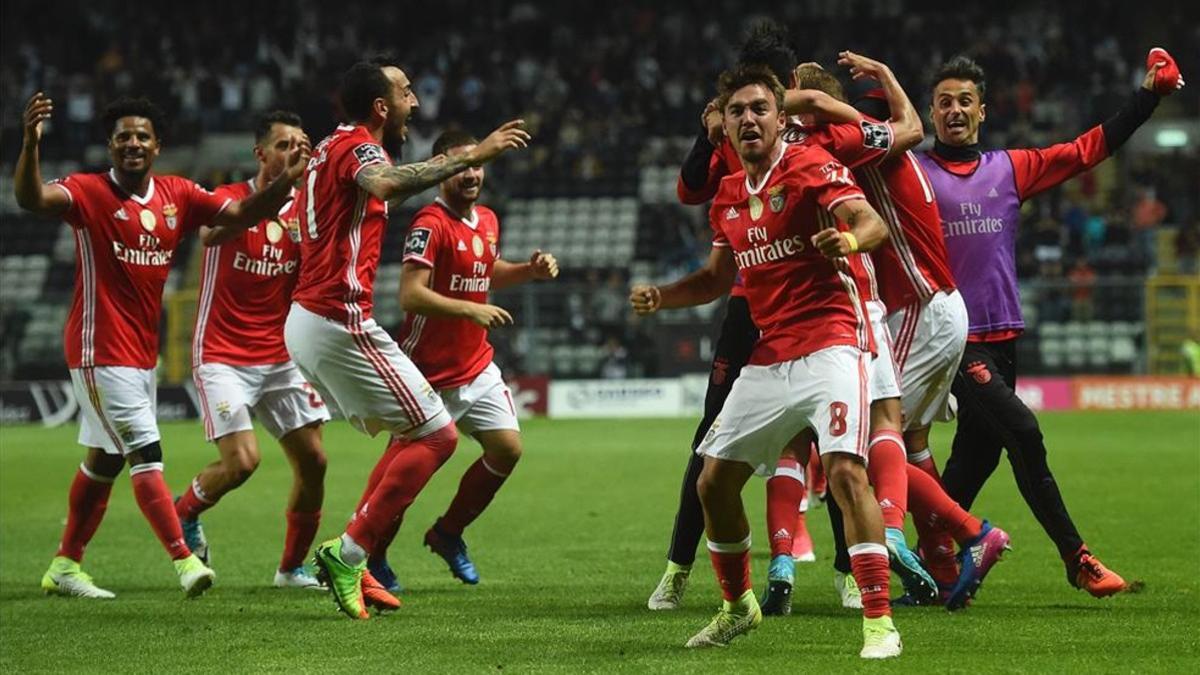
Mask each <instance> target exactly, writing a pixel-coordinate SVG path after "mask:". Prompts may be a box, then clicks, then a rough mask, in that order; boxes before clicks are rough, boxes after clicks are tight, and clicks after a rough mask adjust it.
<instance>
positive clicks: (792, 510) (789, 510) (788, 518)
mask: <svg viewBox="0 0 1200 675" xmlns="http://www.w3.org/2000/svg"><path fill="white" fill-rule="evenodd" d="M803 502H804V469H803V467H801V466H800V463H799V462H797V461H796V460H795V459H792V458H791V457H784V458H781V459H780V460H779V463H778V464H777V465H776V466H775V475H773V476H771V478H769V479H768V480H767V536H768V537H770V542H771V557H772V558H774V557H775V556H779V555H792V540H793V538H794V536H795V533H796V529H795V528H796V516H797V514H799V513H800V506H801V504H802V503H803Z"/></svg>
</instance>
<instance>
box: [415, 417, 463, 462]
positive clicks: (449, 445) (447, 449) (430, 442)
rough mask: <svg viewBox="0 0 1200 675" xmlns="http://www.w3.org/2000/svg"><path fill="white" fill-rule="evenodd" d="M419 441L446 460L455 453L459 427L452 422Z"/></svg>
mask: <svg viewBox="0 0 1200 675" xmlns="http://www.w3.org/2000/svg"><path fill="white" fill-rule="evenodd" d="M417 441H419V442H420V443H421V444H422V445H424V446H425V447H427V448H429V449H430V450H432V451H433V452H435V453H436V454H437V455H438V456H439V457H440V458H441V460H442V461H443V462H444V461H446V460H447V459H449V458H450V455H452V454H454V448H456V447H458V427H457V426H455V424H454V422H451V423H449V424H447V425H446V426H444V427H442V428H441V429H438V430H437V431H435V432H433V433H432V434H429V435H427V436H422V437H421V438H419V439H417Z"/></svg>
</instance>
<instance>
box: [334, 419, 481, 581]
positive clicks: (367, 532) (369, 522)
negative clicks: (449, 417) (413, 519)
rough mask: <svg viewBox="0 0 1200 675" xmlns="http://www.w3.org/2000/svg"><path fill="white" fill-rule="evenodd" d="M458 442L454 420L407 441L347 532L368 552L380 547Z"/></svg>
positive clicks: (352, 520) (351, 522) (351, 521)
mask: <svg viewBox="0 0 1200 675" xmlns="http://www.w3.org/2000/svg"><path fill="white" fill-rule="evenodd" d="M457 444H458V430H457V429H456V428H455V427H454V424H447V425H446V426H444V427H442V428H441V429H439V430H437V431H435V432H433V433H432V434H429V435H427V436H424V437H422V438H418V439H416V440H414V441H411V442H409V443H408V444H407V445H405V446H404V448H403V452H397V453H396V456H395V458H394V459H393V460H392V462H391V464H389V465H388V467H387V471H386V472H385V473H384V474H383V478H382V479H381V480H380V481H379V485H378V486H376V488H375V490H374V491H373V492H372V493H371V496H370V498H369V499H367V500H366V503H365V504H363V506H362V507H361V508H359V509H358V511H357V512H356V513H355V514H354V517H353V518H352V519H351V520H350V524H349V525H347V526H346V535H348V536H349V537H350V539H352V540H353V541H354V542H356V543H357V544H358V545H359V546H361V547H362V548H363V550H365V551H366V552H367V554H368V555H369V554H371V553H373V552H375V551H376V550H377V549H379V547H380V544H381V542H384V541H386V540H387V539H388V538H389V536H390V535H391V534H392V533H394V532H395V531H396V528H398V527H399V524H400V522H401V521H402V520H403V518H404V512H405V511H407V510H408V507H409V505H411V504H412V503H413V500H414V499H416V498H417V494H419V493H420V492H421V489H422V488H424V487H425V484H426V483H428V482H429V479H430V478H432V477H433V474H434V473H435V472H437V470H438V469H439V468H441V466H442V465H443V464H445V463H446V460H448V459H450V455H452V454H454V447H455V446H456V445H457ZM389 449H390V448H389ZM347 562H349V561H347Z"/></svg>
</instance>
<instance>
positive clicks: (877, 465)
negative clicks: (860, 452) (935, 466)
mask: <svg viewBox="0 0 1200 675" xmlns="http://www.w3.org/2000/svg"><path fill="white" fill-rule="evenodd" d="M867 447H868V449H867V458H868V459H867V477H868V478H869V479H870V481H871V487H873V488H875V499H877V500H879V508H880V510H881V511H883V526H884V527H894V528H898V529H903V528H904V516H905V514H906V513H908V471H907V470H906V469H905V454H904V439H903V438H902V437H901V436H900V434H899V432H896V431H879V432H876V433H874V434H872V435H871V443H870V445H869V446H867Z"/></svg>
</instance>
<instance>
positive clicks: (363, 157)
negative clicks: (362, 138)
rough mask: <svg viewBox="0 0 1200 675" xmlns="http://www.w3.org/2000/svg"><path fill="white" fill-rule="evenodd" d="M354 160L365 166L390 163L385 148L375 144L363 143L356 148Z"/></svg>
mask: <svg viewBox="0 0 1200 675" xmlns="http://www.w3.org/2000/svg"><path fill="white" fill-rule="evenodd" d="M354 158H355V159H357V160H358V163H359V165H364V166H365V165H367V164H378V163H379V162H385V163H386V162H387V161H388V160H387V155H386V154H385V153H384V152H383V148H382V147H380V146H379V145H377V144H375V143H363V144H362V145H359V146H358V147H356V148H354Z"/></svg>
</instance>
